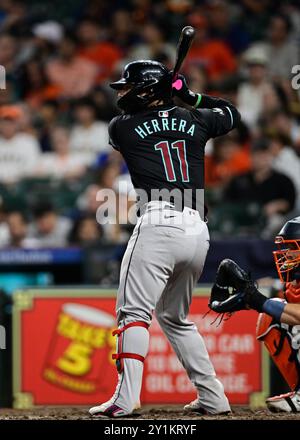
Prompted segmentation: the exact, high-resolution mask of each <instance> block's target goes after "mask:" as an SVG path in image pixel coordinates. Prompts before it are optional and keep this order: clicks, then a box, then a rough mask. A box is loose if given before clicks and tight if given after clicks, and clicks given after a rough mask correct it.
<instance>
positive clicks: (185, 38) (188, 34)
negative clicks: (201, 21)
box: [172, 26, 195, 82]
mask: <svg viewBox="0 0 300 440" xmlns="http://www.w3.org/2000/svg"><path fill="white" fill-rule="evenodd" d="M194 36H195V29H194V28H193V27H192V26H185V27H184V28H183V29H182V31H181V34H180V38H179V41H178V45H177V49H176V61H175V67H174V69H173V78H172V80H173V81H174V80H175V79H176V77H177V75H178V72H179V70H180V67H181V66H182V63H183V61H184V59H185V57H186V55H187V53H188V51H189V48H190V47H191V44H192V42H193V39H194ZM173 81H172V82H173Z"/></svg>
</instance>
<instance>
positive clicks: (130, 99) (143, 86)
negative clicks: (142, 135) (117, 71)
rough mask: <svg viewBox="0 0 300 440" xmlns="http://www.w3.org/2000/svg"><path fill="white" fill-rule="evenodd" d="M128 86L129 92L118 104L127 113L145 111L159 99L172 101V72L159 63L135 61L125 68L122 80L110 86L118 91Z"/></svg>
mask: <svg viewBox="0 0 300 440" xmlns="http://www.w3.org/2000/svg"><path fill="white" fill-rule="evenodd" d="M127 86H129V87H130V88H129V91H128V92H127V93H126V94H125V95H124V96H122V97H121V98H119V100H118V102H117V104H118V106H119V107H120V108H121V109H122V110H124V111H125V112H127V113H132V112H137V111H140V110H143V109H145V107H147V106H148V105H149V104H151V103H152V102H153V101H155V100H157V99H159V100H163V101H165V102H168V101H171V91H172V75H171V72H170V71H169V70H168V69H167V68H166V67H165V66H164V65H163V64H161V63H159V62H157V61H152V60H139V61H133V62H132V63H129V64H127V65H126V66H125V68H124V71H123V76H122V78H121V79H120V80H119V81H116V82H113V83H111V84H110V87H112V88H113V89H116V90H122V89H124V88H125V87H127Z"/></svg>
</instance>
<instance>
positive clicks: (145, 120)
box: [109, 98, 238, 213]
mask: <svg viewBox="0 0 300 440" xmlns="http://www.w3.org/2000/svg"><path fill="white" fill-rule="evenodd" d="M212 99H214V98H212ZM215 102H217V103H218V104H220V103H221V104H222V105H221V106H219V107H217V108H212V109H201V110H188V109H185V108H182V107H177V106H173V107H171V108H170V107H167V106H159V107H155V108H152V109H149V108H148V109H146V110H145V111H144V112H140V113H137V114H133V115H128V114H125V115H121V116H117V117H115V118H114V119H113V120H112V121H111V122H110V125H109V136H110V144H111V145H112V146H113V147H114V148H115V149H116V150H118V151H120V153H121V154H122V155H123V157H124V159H125V161H126V163H127V166H128V169H129V172H130V176H131V180H132V183H133V185H134V187H135V189H136V191H137V192H138V194H139V191H140V190H143V191H144V192H145V193H146V194H147V197H148V201H150V200H157V199H158V200H167V201H170V199H169V198H168V194H169V192H170V191H171V192H172V191H173V193H174V194H177V193H178V191H179V192H180V194H181V195H182V196H184V198H183V197H182V200H183V202H182V205H183V206H189V207H191V208H193V209H198V210H199V212H200V213H201V212H203V208H204V197H203V194H204V148H205V144H206V142H207V140H208V139H209V138H213V137H216V136H220V135H224V134H226V133H228V131H230V130H231V129H232V128H234V126H235V124H236V114H237V113H238V112H237V110H236V109H235V108H234V107H233V106H232V105H231V104H230V103H228V102H227V101H225V100H222V99H216V100H215ZM165 190H168V191H167V192H165V194H164V191H165ZM174 190H176V191H177V192H176V191H174ZM157 194H159V197H158V196H157ZM175 199H176V196H175ZM171 200H172V199H171Z"/></svg>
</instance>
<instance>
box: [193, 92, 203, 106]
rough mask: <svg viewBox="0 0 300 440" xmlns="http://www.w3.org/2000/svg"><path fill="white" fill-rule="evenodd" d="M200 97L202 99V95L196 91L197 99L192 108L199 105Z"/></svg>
mask: <svg viewBox="0 0 300 440" xmlns="http://www.w3.org/2000/svg"><path fill="white" fill-rule="evenodd" d="M201 99H202V95H201V94H200V93H197V101H196V104H195V105H194V106H193V107H194V108H198V107H199V105H200V102H201Z"/></svg>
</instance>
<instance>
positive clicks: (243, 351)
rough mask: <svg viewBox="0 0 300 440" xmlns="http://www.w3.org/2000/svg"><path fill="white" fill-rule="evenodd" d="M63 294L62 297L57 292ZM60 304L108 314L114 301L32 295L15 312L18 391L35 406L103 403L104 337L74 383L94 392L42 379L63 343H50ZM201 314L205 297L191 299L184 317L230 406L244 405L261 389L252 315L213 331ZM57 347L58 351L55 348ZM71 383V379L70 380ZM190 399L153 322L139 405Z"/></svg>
mask: <svg viewBox="0 0 300 440" xmlns="http://www.w3.org/2000/svg"><path fill="white" fill-rule="evenodd" d="M62 295H63V294H62ZM66 303H73V304H83V305H85V306H90V307H93V308H95V309H98V310H102V311H104V312H107V313H109V314H111V315H114V307H115V299H114V298H104V297H97V298H96V297H90V298H89V297H86V296H85V297H84V298H83V297H81V298H78V297H75V296H74V297H63V296H61V297H46V296H45V297H40V296H39V297H36V298H34V299H33V304H34V305H33V308H32V309H30V310H23V311H21V312H20V337H21V344H20V346H21V352H20V359H17V361H18V362H19V363H20V365H19V371H20V376H21V377H20V379H21V380H20V388H21V389H19V390H17V391H18V392H19V393H31V394H32V395H33V400H34V404H35V405H59V404H81V405H84V404H94V403H101V402H103V401H106V400H107V399H108V398H110V397H111V395H112V394H113V392H114V389H115V385H116V380H117V373H116V369H115V365H114V363H113V361H112V360H111V353H112V352H114V349H113V348H112V347H113V345H114V342H113V341H112V340H111V339H109V337H108V336H107V338H108V339H107V341H106V343H105V344H104V345H103V346H102V348H101V349H100V348H98V349H97V350H94V351H92V352H91V368H90V370H89V371H88V372H87V373H86V374H85V375H83V376H82V377H80V376H78V375H77V376H74V381H75V382H74V383H75V384H76V383H77V382H76V381H78V380H87V379H88V380H93V381H95V383H96V386H95V390H94V391H90V392H80V391H79V390H78V389H77V388H76V389H74V387H73V385H72V387H71V388H73V389H70V387H69V388H66V387H64V386H63V385H62V384H57V383H51V381H49V380H46V379H45V370H46V369H47V368H48V367H49V364H50V365H51V362H52V364H54V362H56V359H57V358H58V357H59V353H58V352H59V350H60V349H61V350H62V353H63V352H64V350H66V347H67V345H68V343H67V342H66V340H64V341H63V342H62V341H58V342H57V341H56V342H55V339H56V338H57V337H58V335H57V325H58V324H57V323H58V318H59V316H60V314H61V313H62V308H63V305H64V304H66ZM206 311H207V297H195V298H194V300H193V303H192V307H191V311H190V318H191V320H193V321H194V322H195V323H196V325H197V327H198V329H199V331H200V333H201V334H202V336H203V337H204V339H205V341H206V344H207V348H208V350H209V353H210V356H211V359H212V361H213V363H214V366H215V368H216V372H217V375H218V377H219V378H220V379H221V381H222V382H223V384H224V386H225V390H226V393H227V396H228V398H229V400H230V402H231V403H239V404H244V403H248V402H249V396H250V394H251V393H253V392H256V391H260V390H261V388H262V382H261V379H262V359H261V345H260V343H258V342H257V341H256V339H255V325H256V319H257V314H256V313H255V312H248V311H247V312H239V313H237V314H235V315H234V316H233V317H232V318H231V319H230V320H228V321H225V322H224V321H223V322H222V323H221V324H220V326H219V327H217V326H216V324H214V325H210V323H211V322H212V321H213V319H214V318H215V315H214V314H213V313H210V314H209V315H208V316H206V317H205V318H204V319H203V315H204V313H205V312H206ZM59 347H60V348H59ZM71 382H72V381H71ZM194 398H195V390H194V388H193V386H192V385H191V384H190V382H189V379H188V377H187V375H186V373H185V371H184V370H183V368H182V366H181V365H180V363H179V361H178V360H177V357H176V355H175V354H174V352H173V351H172V348H171V346H170V344H169V343H168V341H167V339H166V338H165V336H164V335H163V333H162V331H161V330H160V327H159V325H158V323H157V321H156V320H155V319H154V321H153V323H152V325H151V327H150V350H149V354H148V356H147V359H146V362H145V370H144V383H143V389H142V394H141V400H142V402H143V403H186V402H189V401H190V400H192V399H194Z"/></svg>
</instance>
